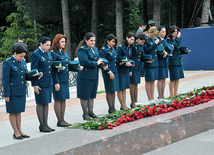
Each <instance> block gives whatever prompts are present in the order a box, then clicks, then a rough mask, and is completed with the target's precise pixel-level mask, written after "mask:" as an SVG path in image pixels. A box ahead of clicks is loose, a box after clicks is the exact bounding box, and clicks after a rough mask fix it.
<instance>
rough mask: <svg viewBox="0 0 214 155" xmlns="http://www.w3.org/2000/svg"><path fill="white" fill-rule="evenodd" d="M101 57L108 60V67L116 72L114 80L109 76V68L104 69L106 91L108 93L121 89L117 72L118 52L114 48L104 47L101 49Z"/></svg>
mask: <svg viewBox="0 0 214 155" xmlns="http://www.w3.org/2000/svg"><path fill="white" fill-rule="evenodd" d="M100 57H103V58H105V59H107V60H108V68H109V69H110V70H111V71H112V72H113V73H114V77H115V79H114V80H111V79H110V78H109V74H108V70H102V75H103V80H104V85H105V91H106V93H111V92H116V91H118V90H119V81H118V80H119V79H118V72H117V64H116V61H117V53H116V51H115V50H114V48H110V47H102V49H101V50H100Z"/></svg>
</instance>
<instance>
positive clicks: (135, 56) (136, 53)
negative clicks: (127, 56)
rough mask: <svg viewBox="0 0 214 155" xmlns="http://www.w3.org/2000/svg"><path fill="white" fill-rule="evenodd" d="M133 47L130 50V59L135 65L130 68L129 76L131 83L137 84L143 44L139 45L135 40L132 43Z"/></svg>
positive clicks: (139, 75) (139, 76)
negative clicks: (130, 73) (130, 74)
mask: <svg viewBox="0 0 214 155" xmlns="http://www.w3.org/2000/svg"><path fill="white" fill-rule="evenodd" d="M133 45H134V49H133V52H132V60H134V61H135V66H134V67H133V68H132V76H131V77H130V83H131V84H139V83H140V78H141V68H142V61H141V56H142V55H143V52H144V51H143V46H140V45H139V44H138V43H137V42H136V41H135V42H134V43H133Z"/></svg>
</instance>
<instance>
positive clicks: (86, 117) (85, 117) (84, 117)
mask: <svg viewBox="0 0 214 155" xmlns="http://www.w3.org/2000/svg"><path fill="white" fill-rule="evenodd" d="M82 118H83V120H90V119H91V117H90V116H84V115H82Z"/></svg>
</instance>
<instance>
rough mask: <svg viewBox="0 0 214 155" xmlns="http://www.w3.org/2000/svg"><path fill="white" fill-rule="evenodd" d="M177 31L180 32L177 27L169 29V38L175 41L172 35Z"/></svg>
mask: <svg viewBox="0 0 214 155" xmlns="http://www.w3.org/2000/svg"><path fill="white" fill-rule="evenodd" d="M176 29H177V30H178V32H179V31H180V29H179V28H178V27H177V26H175V25H173V26H170V27H169V34H168V37H169V38H170V39H173V36H172V33H174V32H175V30H176Z"/></svg>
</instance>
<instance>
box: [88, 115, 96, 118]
mask: <svg viewBox="0 0 214 155" xmlns="http://www.w3.org/2000/svg"><path fill="white" fill-rule="evenodd" d="M88 115H89V116H90V117H92V118H98V117H97V116H96V115H95V114H88Z"/></svg>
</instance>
